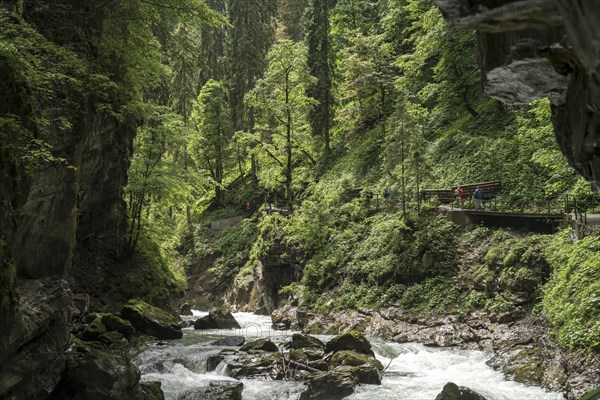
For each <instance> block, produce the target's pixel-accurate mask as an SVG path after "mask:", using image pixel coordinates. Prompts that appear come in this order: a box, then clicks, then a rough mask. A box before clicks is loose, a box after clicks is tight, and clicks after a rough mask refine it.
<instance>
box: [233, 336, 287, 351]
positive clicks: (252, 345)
mask: <svg viewBox="0 0 600 400" xmlns="http://www.w3.org/2000/svg"><path fill="white" fill-rule="evenodd" d="M240 350H241V351H252V350H261V351H267V352H276V351H279V348H278V347H277V345H276V344H275V343H273V342H271V341H270V340H269V339H257V340H253V341H252V342H248V343H246V344H245V345H243V346H242V348H241V349H240Z"/></svg>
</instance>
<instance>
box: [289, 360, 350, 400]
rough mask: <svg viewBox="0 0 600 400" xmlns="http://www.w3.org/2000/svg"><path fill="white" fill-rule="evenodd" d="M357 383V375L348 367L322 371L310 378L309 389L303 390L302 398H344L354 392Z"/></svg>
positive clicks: (334, 399)
mask: <svg viewBox="0 0 600 400" xmlns="http://www.w3.org/2000/svg"><path fill="white" fill-rule="evenodd" d="M340 368H341V367H340ZM356 384H357V382H356V378H355V376H354V375H353V374H352V372H351V371H350V370H348V369H347V368H345V369H338V368H336V369H334V370H331V371H327V372H320V373H317V374H315V375H313V377H312V378H310V380H309V381H308V389H307V390H305V391H304V392H302V394H301V395H300V400H339V399H343V398H344V397H346V396H349V395H351V394H352V393H354V389H355V388H356Z"/></svg>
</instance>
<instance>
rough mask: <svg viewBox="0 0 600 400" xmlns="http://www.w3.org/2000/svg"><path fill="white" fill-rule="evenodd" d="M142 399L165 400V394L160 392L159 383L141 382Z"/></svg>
mask: <svg viewBox="0 0 600 400" xmlns="http://www.w3.org/2000/svg"><path fill="white" fill-rule="evenodd" d="M140 386H141V388H142V394H143V397H142V399H144V400H165V394H164V392H163V391H162V388H161V383H160V382H159V381H148V382H141V383H140Z"/></svg>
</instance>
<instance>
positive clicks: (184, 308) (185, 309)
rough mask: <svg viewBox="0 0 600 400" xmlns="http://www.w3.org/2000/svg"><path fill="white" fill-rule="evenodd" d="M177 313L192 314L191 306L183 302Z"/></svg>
mask: <svg viewBox="0 0 600 400" xmlns="http://www.w3.org/2000/svg"><path fill="white" fill-rule="evenodd" d="M179 315H194V313H193V312H192V306H191V305H190V304H189V303H185V304H183V305H182V306H181V308H180V310H179Z"/></svg>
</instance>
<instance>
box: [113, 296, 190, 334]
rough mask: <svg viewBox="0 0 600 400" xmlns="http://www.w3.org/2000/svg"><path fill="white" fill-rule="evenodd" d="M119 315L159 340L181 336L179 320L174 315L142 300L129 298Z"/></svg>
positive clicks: (137, 328) (142, 331)
mask: <svg viewBox="0 0 600 400" xmlns="http://www.w3.org/2000/svg"><path fill="white" fill-rule="evenodd" d="M121 317H122V318H123V319H126V320H127V321H129V322H131V325H133V327H134V328H135V329H136V330H138V331H139V332H141V333H143V334H145V335H150V336H154V337H156V338H158V339H160V340H165V339H180V338H181V337H182V336H183V333H182V332H181V327H180V326H179V321H178V320H177V319H176V318H175V317H174V316H172V315H171V314H169V313H167V312H165V311H163V310H161V309H160V308H156V307H153V306H151V305H150V304H148V303H146V302H144V301H143V300H139V299H134V300H130V301H129V302H128V303H127V304H126V305H125V306H124V307H123V309H122V310H121Z"/></svg>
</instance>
